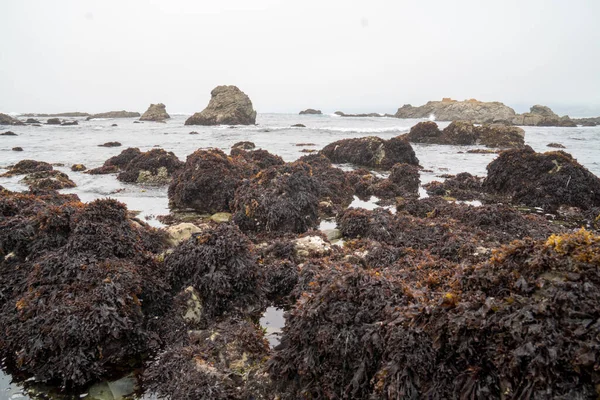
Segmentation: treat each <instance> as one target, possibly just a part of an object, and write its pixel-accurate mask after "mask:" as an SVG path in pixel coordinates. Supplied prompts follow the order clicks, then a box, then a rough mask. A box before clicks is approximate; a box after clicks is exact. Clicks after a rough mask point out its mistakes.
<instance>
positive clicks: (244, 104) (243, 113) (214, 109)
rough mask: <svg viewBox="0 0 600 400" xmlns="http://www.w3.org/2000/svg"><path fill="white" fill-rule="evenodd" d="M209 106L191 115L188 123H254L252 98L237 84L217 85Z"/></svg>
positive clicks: (254, 115) (211, 93) (254, 112)
mask: <svg viewBox="0 0 600 400" xmlns="http://www.w3.org/2000/svg"><path fill="white" fill-rule="evenodd" d="M210 95H211V99H210V102H209V103H208V106H207V107H206V108H205V109H204V110H203V111H202V112H199V113H196V114H194V115H192V116H191V117H189V118H188V119H187V120H186V121H185V124H186V125H253V124H255V123H256V111H254V108H253V107H252V102H251V101H250V98H249V97H248V96H247V95H246V94H245V93H244V92H242V91H241V90H240V89H238V88H237V87H236V86H217V87H216V88H214V89H213V90H212V91H211V92H210Z"/></svg>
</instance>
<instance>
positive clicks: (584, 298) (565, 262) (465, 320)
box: [378, 230, 600, 399]
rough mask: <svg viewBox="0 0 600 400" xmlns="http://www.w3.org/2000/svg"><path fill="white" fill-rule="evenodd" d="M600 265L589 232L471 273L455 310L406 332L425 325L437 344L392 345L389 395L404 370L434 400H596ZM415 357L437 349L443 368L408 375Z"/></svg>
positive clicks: (499, 257)
mask: <svg viewBox="0 0 600 400" xmlns="http://www.w3.org/2000/svg"><path fill="white" fill-rule="evenodd" d="M599 262H600V238H599V237H597V236H594V235H592V234H591V233H590V232H587V231H584V230H581V231H579V232H576V233H570V234H564V235H553V236H551V237H550V238H548V240H546V241H537V242H536V241H532V240H525V241H521V242H515V243H513V244H511V245H510V246H507V247H505V248H503V249H501V250H499V251H498V252H496V253H495V254H494V256H493V257H492V258H491V259H490V260H489V261H488V262H486V263H484V264H482V265H477V266H473V267H470V268H467V269H465V270H464V271H463V272H462V274H460V275H458V276H457V282H456V284H455V288H454V293H460V295H458V297H457V298H456V301H455V302H454V303H453V304H452V305H450V306H446V307H443V306H441V305H440V306H436V307H435V308H434V309H433V310H432V311H431V312H430V313H428V316H427V317H426V319H425V320H424V321H423V322H422V323H421V324H418V325H417V326H415V325H412V327H413V328H412V329H411V328H410V326H411V325H409V324H401V326H398V327H397V328H396V330H397V331H398V329H402V328H404V329H407V327H408V329H411V330H412V331H413V333H418V332H419V330H420V329H419V328H422V329H423V331H422V332H425V333H426V335H427V336H426V338H428V339H429V340H418V341H413V346H412V348H411V349H407V348H405V349H404V350H400V351H398V349H390V350H395V351H394V352H390V353H389V356H388V357H386V358H389V359H390V360H391V362H390V364H388V365H387V366H386V367H385V368H384V369H383V370H382V371H381V372H380V376H381V380H380V382H378V385H380V386H381V387H382V392H383V393H385V392H386V389H387V390H389V389H394V388H395V390H398V387H399V385H398V383H399V382H398V378H400V376H399V374H394V373H393V372H395V371H398V372H400V371H404V376H403V378H402V379H401V381H402V385H401V386H403V387H405V388H406V387H410V386H412V387H413V390H414V391H416V392H418V393H423V394H425V395H427V397H430V398H456V397H460V396H468V397H470V398H472V397H482V396H484V397H486V398H497V399H500V398H506V397H509V398H539V399H542V398H565V399H566V398H572V399H588V398H594V397H596V396H597V385H598V374H597V370H598V366H599V365H600V360H599V359H598V348H599V346H600V343H599V339H598V335H597V333H598V329H600V325H599V322H598V321H599V317H600V314H599V310H600V308H599V307H598V305H599V304H600V295H599V293H600V291H599V289H600V287H599V285H600V279H599V277H598V263H599ZM448 295H452V294H451V293H449V294H448ZM452 296H454V295H452ZM415 328H417V329H415ZM433 339H435V340H436V342H435V346H434V345H433ZM411 353H430V354H431V353H433V354H432V357H430V359H431V360H435V362H434V363H431V362H430V361H425V360H420V361H419V360H414V361H415V363H413V364H412V365H410V367H409V370H408V371H410V373H407V372H408V371H407V364H406V362H403V360H402V357H403V356H404V357H407V356H409V355H410V354H411ZM417 371H418V372H417ZM415 372H417V374H415ZM457 374H458V376H457ZM417 378H418V379H417ZM409 385H410V386H409ZM398 393H401V392H398Z"/></svg>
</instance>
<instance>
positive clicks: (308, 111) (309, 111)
mask: <svg viewBox="0 0 600 400" xmlns="http://www.w3.org/2000/svg"><path fill="white" fill-rule="evenodd" d="M299 114H300V115H305V114H308V115H321V114H323V113H322V112H321V110H315V109H313V108H307V109H306V110H304V111H300V113H299Z"/></svg>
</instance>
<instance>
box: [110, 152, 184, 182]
mask: <svg viewBox="0 0 600 400" xmlns="http://www.w3.org/2000/svg"><path fill="white" fill-rule="evenodd" d="M181 168H183V162H181V161H180V160H179V159H178V158H177V156H176V155H175V154H173V152H167V151H165V150H163V149H152V150H150V151H146V152H143V153H141V154H139V155H137V156H135V157H134V158H132V159H131V161H130V162H129V163H128V164H127V165H126V166H125V167H124V168H121V172H120V173H119V175H117V179H118V180H120V181H122V182H129V183H142V184H147V185H165V184H168V183H169V182H170V181H171V177H172V176H173V174H174V173H175V172H176V171H178V170H180V169H181Z"/></svg>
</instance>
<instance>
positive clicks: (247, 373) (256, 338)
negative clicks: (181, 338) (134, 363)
mask: <svg viewBox="0 0 600 400" xmlns="http://www.w3.org/2000/svg"><path fill="white" fill-rule="evenodd" d="M268 355H269V345H268V343H267V342H266V340H265V338H264V334H263V332H262V331H261V330H260V329H259V328H258V327H257V326H256V325H254V324H252V323H251V322H249V321H237V320H233V321H225V322H221V323H218V324H215V325H213V326H211V327H209V328H208V329H205V330H196V331H190V333H189V340H188V341H187V342H186V343H184V344H182V345H174V346H171V347H169V348H167V349H166V350H165V351H164V352H162V353H161V354H160V355H159V356H158V357H157V358H156V359H155V360H154V361H153V362H152V363H150V364H149V365H148V367H147V369H146V370H145V371H144V374H143V376H142V380H143V383H144V387H145V388H146V390H147V392H149V393H153V394H155V395H157V396H158V397H159V398H169V399H179V400H196V399H215V400H235V399H239V400H243V399H266V398H271V396H267V395H270V394H271V393H270V392H271V390H269V389H270V388H269V384H270V381H269V380H268V379H267V378H266V377H265V376H264V375H265V374H264V372H263V364H264V360H265V359H266V358H267V357H268ZM267 391H268V392H269V393H265V392H267Z"/></svg>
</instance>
